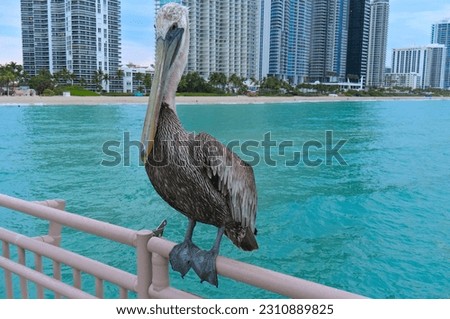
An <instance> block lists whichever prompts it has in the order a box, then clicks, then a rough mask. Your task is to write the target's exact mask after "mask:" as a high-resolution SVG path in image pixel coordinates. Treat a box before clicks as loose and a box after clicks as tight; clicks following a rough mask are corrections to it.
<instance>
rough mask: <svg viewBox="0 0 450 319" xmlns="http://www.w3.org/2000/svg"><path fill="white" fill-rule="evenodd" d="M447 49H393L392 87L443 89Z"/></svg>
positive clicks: (390, 76)
mask: <svg viewBox="0 0 450 319" xmlns="http://www.w3.org/2000/svg"><path fill="white" fill-rule="evenodd" d="M446 52H447V48H446V47H445V45H443V44H430V45H426V46H421V47H412V48H402V49H393V54H392V72H391V73H390V74H388V75H387V79H388V80H387V82H390V83H389V84H390V85H391V86H402V87H410V88H413V89H416V88H422V89H426V88H443V87H444V74H445V58H446Z"/></svg>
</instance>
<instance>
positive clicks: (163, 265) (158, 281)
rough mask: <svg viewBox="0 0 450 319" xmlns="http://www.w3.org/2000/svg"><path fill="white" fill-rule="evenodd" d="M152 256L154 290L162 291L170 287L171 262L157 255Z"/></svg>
mask: <svg viewBox="0 0 450 319" xmlns="http://www.w3.org/2000/svg"><path fill="white" fill-rule="evenodd" d="M152 255H153V256H152V265H153V282H152V289H153V290H155V291H161V290H163V289H165V288H167V287H169V260H168V259H167V258H164V257H163V256H161V255H159V254H157V253H153V254H152Z"/></svg>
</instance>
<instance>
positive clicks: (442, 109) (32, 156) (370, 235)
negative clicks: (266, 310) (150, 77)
mask: <svg viewBox="0 0 450 319" xmlns="http://www.w3.org/2000/svg"><path fill="white" fill-rule="evenodd" d="M145 107H146V106H145V105H104V106H22V107H18V106H2V107H0V193H5V194H8V195H11V196H16V197H20V198H24V199H28V200H40V199H48V198H63V199H66V200H67V210H68V211H71V212H76V213H79V214H81V215H84V216H88V217H92V218H96V219H100V220H103V221H107V222H110V223H114V224H118V225H122V226H125V227H129V228H133V229H142V228H145V229H152V228H154V227H155V226H157V225H158V224H159V222H160V221H161V220H163V219H167V220H168V226H167V228H166V231H165V237H167V238H168V239H170V240H173V241H181V240H182V238H183V235H184V229H185V227H186V224H187V221H186V219H185V218H184V217H183V216H182V215H180V214H178V213H176V212H175V211H173V210H172V209H171V208H170V207H169V206H168V205H167V204H165V203H164V202H163V201H162V200H161V199H160V198H159V197H158V196H157V195H156V194H155V192H154V191H153V189H152V187H151V185H150V183H149V181H148V179H147V176H146V174H145V172H144V169H143V168H142V167H140V166H139V164H138V159H137V156H138V152H137V148H136V147H135V146H130V147H127V146H125V150H124V142H125V139H129V140H131V141H138V140H139V139H140V130H141V127H142V121H143V117H144V113H145ZM178 113H179V116H180V118H181V120H182V122H183V123H184V125H185V127H186V128H187V129H189V130H195V131H207V132H209V133H211V134H212V135H214V136H216V137H217V138H218V139H219V140H221V141H222V142H226V143H228V142H232V141H236V140H239V142H240V143H243V142H245V141H249V140H250V141H253V142H252V143H253V145H254V144H255V143H256V146H252V147H250V148H248V149H247V151H245V150H243V152H244V154H242V156H243V158H245V159H247V160H251V161H254V160H255V159H257V158H260V159H264V156H265V157H266V160H265V161H263V160H261V161H260V162H259V163H254V164H255V165H254V170H255V175H256V182H257V187H258V195H259V210H258V216H257V227H258V242H259V245H260V249H259V250H258V251H255V252H252V253H246V252H242V251H239V250H237V249H236V248H235V247H234V246H232V245H231V243H230V242H229V241H228V240H224V241H223V243H222V249H221V254H223V255H225V256H230V257H232V258H236V259H239V260H242V261H245V262H250V263H253V264H256V265H260V266H263V267H267V268H270V269H274V270H276V271H281V272H284V273H288V274H291V275H294V276H297V277H301V278H305V279H308V280H312V281H315V282H319V283H322V284H325V285H329V286H333V287H337V288H340V289H344V290H348V291H351V292H354V293H359V294H363V295H366V296H369V297H374V298H449V297H450V236H449V233H450V170H449V163H450V161H449V159H450V148H449V146H450V125H449V123H450V102H449V101H434V100H431V101H383V102H334V103H300V104H256V105H214V106H207V105H204V106H194V105H191V106H188V105H184V106H179V108H178ZM326 131H332V141H329V144H330V145H329V147H333V146H336V145H337V144H338V143H339V141H341V140H342V141H344V140H346V143H345V144H344V145H343V146H342V147H341V148H340V149H339V155H340V156H342V159H343V160H344V161H345V163H344V162H342V161H341V162H339V161H338V160H337V158H336V157H335V158H331V164H332V165H326V164H327V163H326V155H327V153H326V152H325V150H326V145H325V144H326V142H327V141H326ZM268 132H270V137H271V139H272V140H273V141H274V142H275V143H276V144H277V145H278V146H279V145H280V144H281V143H282V142H285V143H284V144H282V145H284V146H285V147H284V152H282V149H281V148H279V147H278V148H277V147H271V148H270V149H269V148H268V147H266V148H264V147H263V146H262V141H263V140H264V136H265V135H266V136H267V133H268ZM108 141H117V142H116V143H120V146H118V147H110V148H109V150H110V151H117V152H118V154H120V156H121V162H120V164H119V165H115V166H112V161H113V160H114V157H112V156H108V154H105V153H104V152H103V150H102V146H103V145H104V143H105V142H108ZM289 141H292V143H291V142H289ZM311 141H313V142H312V143H311ZM305 143H306V144H305ZM304 145H310V146H311V145H312V146H311V147H310V148H309V150H310V153H309V154H308V158H306V155H305V153H301V151H302V150H305V149H303V146H304ZM128 146H129V145H128ZM127 148H129V152H128V151H127ZM234 150H235V151H237V152H241V151H240V150H239V148H234ZM248 151H251V152H248ZM109 155H111V152H110V153H109ZM297 155H302V156H301V157H300V161H299V163H297V164H296V165H292V162H293V160H294V159H296V157H295V156H297ZM116 156H117V154H116ZM308 159H309V160H310V161H311V162H312V163H318V162H317V161H316V160H319V161H320V160H323V163H322V164H321V165H315V166H308V165H306V164H305V163H308V162H307V160H308ZM272 161H274V162H275V163H276V165H272ZM102 162H103V164H104V165H102ZM289 163H290V165H287V164H289ZM105 164H107V165H105ZM328 164H330V163H328ZM345 164H346V165H345ZM0 226H1V227H6V228H8V229H12V230H14V231H19V232H23V233H25V234H28V235H30V236H35V235H38V234H42V233H44V232H45V231H46V225H45V223H44V222H41V221H39V220H36V219H33V218H27V217H24V216H23V215H22V214H18V213H12V212H10V211H9V210H6V209H0ZM215 233H216V230H215V229H214V228H213V227H210V226H203V225H200V226H198V228H197V229H196V232H195V234H194V241H195V242H197V243H198V244H199V245H200V246H201V247H203V248H209V246H210V245H211V244H212V241H213V239H214V237H215ZM62 245H63V247H67V248H69V249H71V250H74V251H76V252H79V253H82V254H85V255H88V256H91V257H93V258H95V259H98V260H101V261H103V262H107V263H108V264H111V265H113V266H116V267H120V268H122V269H125V270H128V271H135V266H134V258H135V256H134V254H133V253H132V252H130V251H129V249H128V247H125V246H123V245H120V244H111V243H108V242H106V241H104V240H101V239H98V238H97V237H94V236H90V235H86V234H83V233H80V232H77V231H74V230H70V229H64V233H63V242H62ZM63 274H64V276H67V278H70V272H68V271H66V270H65V271H64V273H63ZM68 280H69V281H70V279H68ZM171 281H172V282H173V283H174V285H175V286H176V287H179V288H182V289H188V290H189V291H193V292H195V293H199V294H201V295H204V296H211V297H217V298H249V297H251V298H253V297H255V298H256V297H258V298H265V297H268V298H271V297H273V295H271V294H269V293H266V292H262V291H260V290H257V289H254V288H249V287H246V286H244V285H240V284H236V283H234V282H233V281H231V280H228V279H227V278H219V281H220V283H219V288H218V289H217V288H215V287H211V286H209V285H207V284H200V283H199V281H198V279H197V278H196V276H195V274H194V273H193V272H190V273H189V274H188V275H187V276H186V278H185V279H184V280H183V279H181V278H180V277H179V275H177V274H175V273H171ZM86 285H88V286H89V285H90V283H87V284H86ZM113 292H114V289H113V288H109V287H107V293H108V294H112V293H113ZM0 296H2V297H3V296H4V282H3V274H2V273H1V271H0Z"/></svg>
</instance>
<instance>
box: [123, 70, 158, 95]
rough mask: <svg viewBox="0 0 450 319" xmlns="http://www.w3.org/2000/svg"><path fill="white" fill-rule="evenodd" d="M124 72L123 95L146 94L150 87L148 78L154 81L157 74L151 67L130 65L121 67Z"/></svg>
mask: <svg viewBox="0 0 450 319" xmlns="http://www.w3.org/2000/svg"><path fill="white" fill-rule="evenodd" d="M121 69H122V71H123V79H122V80H123V93H135V94H139V93H142V94H146V93H148V92H149V91H150V87H148V86H147V85H146V84H147V83H146V82H147V81H146V76H147V77H148V76H150V78H151V79H153V76H154V74H155V71H154V69H153V68H152V67H151V66H139V65H135V64H132V63H129V64H127V65H125V66H122V67H121Z"/></svg>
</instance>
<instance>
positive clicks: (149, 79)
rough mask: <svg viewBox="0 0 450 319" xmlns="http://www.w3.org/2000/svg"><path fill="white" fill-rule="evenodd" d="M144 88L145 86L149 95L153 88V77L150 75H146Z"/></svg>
mask: <svg viewBox="0 0 450 319" xmlns="http://www.w3.org/2000/svg"><path fill="white" fill-rule="evenodd" d="M144 86H145V93H147V90H148V91H149V90H150V88H151V87H152V75H151V74H150V73H145V75H144Z"/></svg>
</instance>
